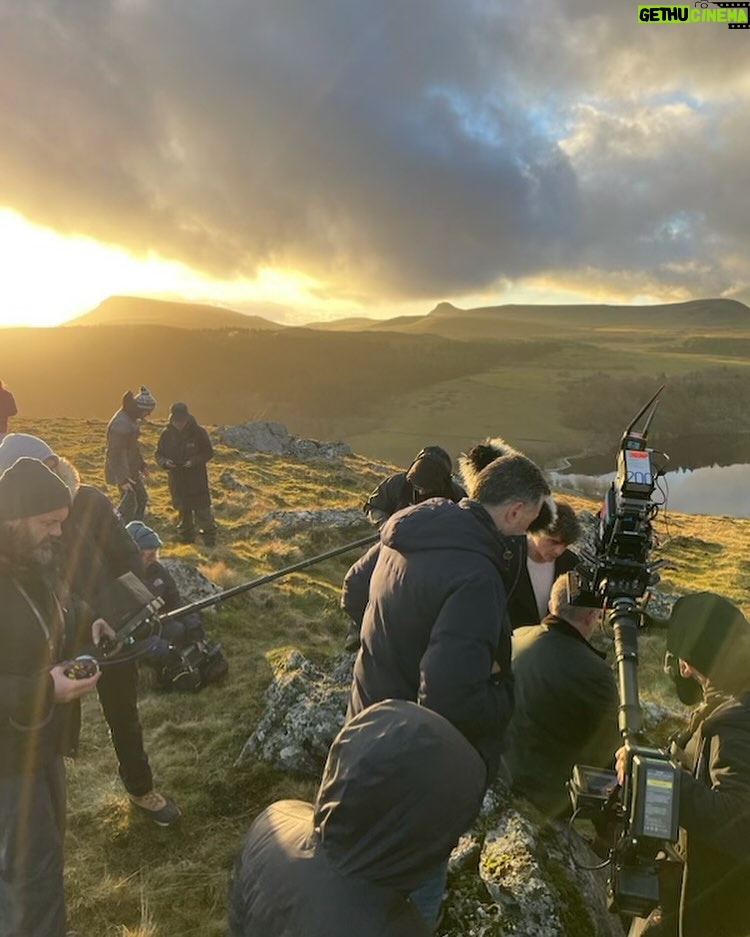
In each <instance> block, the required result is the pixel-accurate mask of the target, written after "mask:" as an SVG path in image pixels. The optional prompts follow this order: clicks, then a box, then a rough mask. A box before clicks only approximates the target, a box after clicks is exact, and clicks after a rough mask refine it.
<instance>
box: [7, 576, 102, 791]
mask: <svg viewBox="0 0 750 937" xmlns="http://www.w3.org/2000/svg"><path fill="white" fill-rule="evenodd" d="M89 621H90V620H89ZM89 621H87V622H85V623H86V624H88V623H89ZM81 623H83V622H81ZM73 626H74V621H73V618H72V616H71V615H70V614H68V613H66V612H65V611H64V610H63V606H62V603H61V602H60V600H59V599H58V598H57V596H56V595H55V593H54V592H53V590H52V588H51V587H50V586H48V585H47V584H45V583H44V582H43V580H42V578H41V576H39V575H38V574H36V575H31V574H29V573H28V572H24V571H22V570H15V569H13V568H12V567H11V566H10V565H9V564H8V563H7V562H6V561H5V560H4V559H2V558H0V752H2V757H0V774H4V775H11V774H21V773H22V772H28V771H30V770H32V766H33V769H36V768H41V767H43V766H44V765H46V764H48V763H49V762H50V761H51V760H52V759H54V758H55V757H57V756H58V755H61V754H65V755H68V754H73V753H74V749H75V746H76V743H77V738H78V729H79V726H80V708H79V705H78V702H77V701H76V702H74V703H67V704H65V705H61V704H59V703H55V698H54V686H53V683H52V678H51V677H50V675H49V670H50V668H51V667H53V666H54V665H55V664H58V663H60V661H62V660H66V659H67V658H68V657H70V656H72V655H73V653H74V651H75V649H76V645H77V643H78V638H79V635H77V634H76V633H75V631H74V627H73Z"/></svg>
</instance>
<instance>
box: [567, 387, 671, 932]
mask: <svg viewBox="0 0 750 937" xmlns="http://www.w3.org/2000/svg"><path fill="white" fill-rule="evenodd" d="M663 389H664V387H663V386H662V387H660V388H659V390H658V391H657V392H656V394H654V396H653V397H652V398H651V399H650V400H649V401H648V403H647V404H646V405H645V406H644V407H643V408H642V409H641V410H640V411H639V413H638V414H637V415H636V417H635V418H634V419H633V421H632V422H631V424H630V425H629V426H628V427H627V429H626V430H625V432H624V434H623V437H622V441H621V443H620V448H619V451H618V454H617V472H616V476H615V480H614V481H613V482H612V485H611V486H610V488H609V490H608V491H607V494H606V496H605V498H604V503H603V505H602V508H601V512H600V515H599V529H598V531H597V536H596V541H595V549H594V552H593V553H589V552H586V551H581V561H580V563H579V565H578V566H577V568H576V570H575V571H574V572H572V573H569V574H568V592H569V597H570V600H571V602H572V603H573V604H575V605H585V606H589V607H594V608H603V609H605V612H606V620H607V622H608V623H609V625H610V626H611V628H612V631H613V635H614V646H615V657H616V660H617V682H618V692H619V699H620V702H619V707H618V725H619V729H620V733H621V735H622V737H623V741H624V744H625V747H626V750H627V762H626V772H625V783H624V785H623V788H622V790H620V788H619V786H618V785H617V778H616V775H615V773H614V772H613V771H602V770H601V769H599V768H590V767H587V766H585V765H576V766H575V768H574V770H573V777H572V779H571V781H570V782H569V784H568V787H569V790H570V795H571V799H572V801H573V810H574V814H573V817H574V819H575V818H576V817H580V818H589V819H592V820H594V822H595V823H597V822H598V820H602V819H603V820H605V821H614V825H615V828H616V829H617V831H618V832H617V836H616V838H615V840H614V843H613V845H612V848H611V850H610V852H609V856H608V861H607V864H609V866H610V875H609V882H608V892H609V902H610V909H611V910H615V911H621V912H623V913H625V914H632V915H638V916H640V917H646V916H647V915H648V914H649V913H650V912H651V911H652V910H653V909H654V908H655V907H656V905H657V904H658V903H659V879H658V866H657V859H656V856H657V853H658V852H659V851H660V849H661V848H662V847H663V846H664V845H665V844H666V843H670V842H675V841H676V840H677V833H678V809H679V804H678V793H679V784H678V776H677V771H678V769H677V766H676V765H674V764H673V763H672V761H671V760H670V759H669V756H668V755H666V754H665V753H664V752H661V751H659V750H657V749H653V748H650V747H648V746H646V745H644V744H643V739H642V735H641V730H642V726H643V714H642V711H641V707H640V703H639V700H638V626H639V621H640V616H641V609H640V608H639V601H642V600H643V597H644V595H645V594H646V592H647V590H648V588H649V586H651V585H653V584H655V583H656V582H657V581H658V578H659V577H658V574H657V572H656V570H657V569H658V568H659V567H660V566H661V565H662V563H661V562H655V563H651V562H649V555H650V552H651V549H652V547H653V531H652V522H653V520H654V518H655V517H656V514H657V512H658V506H657V505H656V504H655V503H654V502H653V501H652V494H653V491H654V488H655V486H656V479H657V477H658V476H659V475H660V474H661V473H662V471H663V466H662V467H660V469H659V470H658V471H657V472H655V471H654V468H653V466H652V459H651V457H652V455H653V451H652V450H650V449H648V448H647V446H646V437H647V435H648V428H649V425H650V423H651V420H652V419H653V416H654V413H655V411H656V408H657V406H658V398H659V395H660V394H661V392H662V390H663ZM647 411H648V415H647V416H646V420H645V423H644V426H643V429H642V430H640V431H636V430H634V426H635V424H636V423H637V422H638V420H640V418H641V417H642V416H644V414H646V413H647Z"/></svg>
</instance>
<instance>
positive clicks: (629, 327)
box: [312, 299, 750, 341]
mask: <svg viewBox="0 0 750 937" xmlns="http://www.w3.org/2000/svg"><path fill="white" fill-rule="evenodd" d="M312 327H314V328H318V329H327V330H336V331H354V332H359V331H368V332H374V331H383V332H404V333H412V334H422V335H423V334H430V335H441V336H443V337H444V338H454V339H462V340H477V339H487V338H493V339H498V340H501V341H502V340H504V339H508V338H536V337H544V338H552V337H555V338H557V337H561V336H565V337H567V338H576V339H578V340H587V339H588V338H589V337H590V336H591V335H592V334H593V333H596V334H598V335H600V336H602V335H604V334H605V333H606V334H609V335H616V334H618V333H620V334H624V335H626V334H627V333H632V332H637V331H641V330H643V329H648V330H649V331H650V332H655V333H667V334H670V335H673V336H676V335H681V336H682V335H685V334H686V333H689V334H692V333H693V332H695V331H696V330H697V331H700V332H702V333H710V332H713V331H719V332H726V331H728V330H733V329H740V330H745V329H747V328H749V327H750V309H748V307H747V306H746V305H745V304H744V303H741V302H738V301H737V300H734V299H696V300H690V301H688V302H684V303H664V304H661V305H651V306H611V305H605V304H580V305H570V306H565V305H559V306H558V305H518V304H515V303H508V304H505V305H501V306H480V307H477V308H473V309H462V308H460V307H458V306H454V305H453V304H452V303H448V302H441V303H438V305H437V306H435V308H434V309H433V310H432V311H431V312H429V313H428V314H427V315H425V316H397V317H395V318H393V319H364V318H361V317H360V318H351V319H342V320H339V321H338V322H337V323H316V324H315V326H312Z"/></svg>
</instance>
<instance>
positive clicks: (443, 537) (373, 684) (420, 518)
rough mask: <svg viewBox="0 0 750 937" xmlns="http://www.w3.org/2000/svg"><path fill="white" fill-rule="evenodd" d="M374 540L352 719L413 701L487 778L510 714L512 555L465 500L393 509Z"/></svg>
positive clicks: (485, 517)
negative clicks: (506, 581)
mask: <svg viewBox="0 0 750 937" xmlns="http://www.w3.org/2000/svg"><path fill="white" fill-rule="evenodd" d="M381 544H382V545H381V550H380V555H379V557H378V561H377V564H376V566H375V570H374V572H373V575H372V579H371V582H370V599H369V604H368V605H367V608H366V610H365V613H364V620H363V624H362V645H361V648H360V651H359V654H358V655H357V660H356V662H355V665H354V678H353V681H352V692H351V697H350V701H349V714H350V715H355V714H356V713H358V712H361V711H362V710H363V709H365V708H366V707H367V706H370V705H372V703H376V702H378V701H379V700H383V699H408V700H416V701H418V702H419V703H421V704H422V705H423V706H427V707H428V708H429V709H434V710H435V712H438V713H440V714H441V715H443V716H445V718H446V719H448V720H449V721H450V722H452V723H453V725H455V726H456V728H458V729H460V731H461V732H463V734H464V735H465V736H466V738H468V739H469V741H470V742H472V744H474V745H475V746H476V748H477V749H478V750H479V752H480V754H482V756H483V757H484V758H485V760H486V762H487V764H488V766H489V769H490V772H491V773H494V772H495V771H496V770H497V767H498V764H499V755H500V752H501V750H502V746H503V736H504V733H505V729H506V727H507V724H508V721H509V719H510V716H511V713H512V711H513V680H512V676H511V668H510V625H509V623H508V621H507V619H506V614H505V587H504V585H503V579H502V571H503V570H504V568H505V563H506V562H507V561H508V558H509V554H510V551H509V550H507V549H506V546H505V542H504V539H503V538H502V537H501V536H500V534H499V533H498V531H497V529H496V528H495V525H494V523H493V521H492V519H491V518H490V516H489V514H488V513H487V512H486V511H485V509H484V508H483V507H482V506H481V505H480V504H479V503H478V502H476V501H472V500H469V499H464V500H463V501H461V502H460V504H454V503H452V502H450V501H445V500H442V499H437V498H436V499H434V500H431V501H425V502H424V504H420V505H417V506H416V507H413V508H408V509H406V510H404V511H401V512H399V513H398V514H397V515H395V516H394V517H393V518H391V519H390V520H389V521H388V522H387V523H386V524H385V525H384V527H383V530H382V534H381ZM495 664H497V667H499V672H497V667H496V668H495V671H496V672H494V673H493V672H492V671H493V665H495Z"/></svg>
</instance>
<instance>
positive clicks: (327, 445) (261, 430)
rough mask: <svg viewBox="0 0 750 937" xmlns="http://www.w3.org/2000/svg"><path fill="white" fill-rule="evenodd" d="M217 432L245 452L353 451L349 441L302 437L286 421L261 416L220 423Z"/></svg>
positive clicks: (307, 455)
mask: <svg viewBox="0 0 750 937" xmlns="http://www.w3.org/2000/svg"><path fill="white" fill-rule="evenodd" d="M216 433H217V435H218V436H219V438H220V439H221V440H222V442H225V443H226V444H227V445H228V446H232V447H233V448H234V449H239V450H241V451H242V452H271V453H274V454H276V455H290V456H294V457H295V458H297V459H328V460H331V459H338V458H341V456H345V455H351V454H352V450H351V446H349V445H347V444H346V443H345V442H319V441H318V440H317V439H301V438H300V437H299V436H292V434H291V433H290V432H289V430H288V429H287V428H286V426H284V424H283V423H270V422H267V421H265V420H261V421H258V422H254V423H240V424H239V425H237V426H220V427H219V428H218V429H217V430H216Z"/></svg>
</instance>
